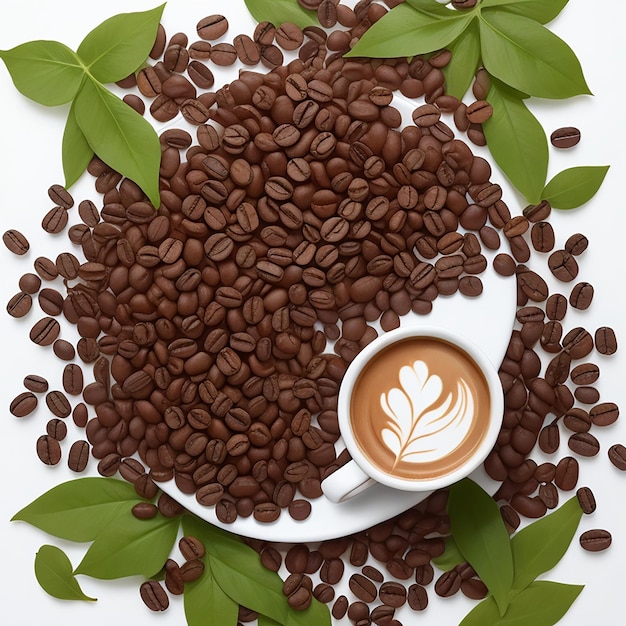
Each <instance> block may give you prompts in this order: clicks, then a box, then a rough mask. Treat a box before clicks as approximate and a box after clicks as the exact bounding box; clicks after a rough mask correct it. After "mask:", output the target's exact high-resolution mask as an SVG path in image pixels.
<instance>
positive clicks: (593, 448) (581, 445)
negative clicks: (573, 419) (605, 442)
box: [567, 432, 600, 457]
mask: <svg viewBox="0 0 626 626" xmlns="http://www.w3.org/2000/svg"><path fill="white" fill-rule="evenodd" d="M567 445H568V447H569V449H570V450H572V452H575V453H576V454H579V455H580V456H586V457H591V456H595V455H596V454H598V452H599V451H600V442H599V441H598V440H597V439H596V438H595V437H594V436H593V435H592V434H591V433H588V432H582V433H574V434H573V435H572V436H571V437H570V438H569V439H568V441H567Z"/></svg>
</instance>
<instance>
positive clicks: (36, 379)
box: [23, 374, 48, 393]
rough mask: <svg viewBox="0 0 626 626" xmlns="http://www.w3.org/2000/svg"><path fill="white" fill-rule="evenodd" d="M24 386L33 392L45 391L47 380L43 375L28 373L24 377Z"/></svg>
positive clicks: (46, 389)
mask: <svg viewBox="0 0 626 626" xmlns="http://www.w3.org/2000/svg"><path fill="white" fill-rule="evenodd" d="M23 382H24V387H26V389H28V390H29V391H32V392H34V393H45V392H46V391H48V381H47V380H46V379H45V378H44V377H43V376H38V375H37V374H28V375H27V376H25V377H24V381H23Z"/></svg>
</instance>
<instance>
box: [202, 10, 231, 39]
mask: <svg viewBox="0 0 626 626" xmlns="http://www.w3.org/2000/svg"><path fill="white" fill-rule="evenodd" d="M227 30H228V20H227V19H226V18H225V17H224V16H223V15H209V16H207V17H205V18H203V19H201V20H200V21H199V22H198V24H197V25H196V31H197V33H198V36H199V37H200V38H201V39H206V40H209V41H211V40H214V39H219V38H220V37H221V36H222V35H224V34H225V33H226V31H227Z"/></svg>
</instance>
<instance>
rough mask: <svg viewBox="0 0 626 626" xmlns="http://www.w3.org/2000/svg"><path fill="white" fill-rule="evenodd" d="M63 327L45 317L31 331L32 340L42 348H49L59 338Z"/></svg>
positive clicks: (50, 318)
mask: <svg viewBox="0 0 626 626" xmlns="http://www.w3.org/2000/svg"><path fill="white" fill-rule="evenodd" d="M60 330H61V326H60V325H59V322H57V320H55V319H53V318H52V317H44V318H42V319H40V320H39V321H38V322H36V323H35V324H34V325H33V327H32V328H31V330H30V339H31V341H32V342H33V343H36V344H38V345H40V346H49V345H51V344H53V343H54V341H55V340H56V339H57V337H58V336H59V332H60Z"/></svg>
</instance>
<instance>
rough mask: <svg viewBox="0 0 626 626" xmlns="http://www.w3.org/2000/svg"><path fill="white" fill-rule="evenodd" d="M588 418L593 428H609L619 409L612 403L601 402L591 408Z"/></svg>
mask: <svg viewBox="0 0 626 626" xmlns="http://www.w3.org/2000/svg"><path fill="white" fill-rule="evenodd" d="M589 417H590V418H591V421H592V422H593V424H594V425H595V426H610V425H611V424H614V423H615V422H616V421H617V418H618V417H619V407H618V406H617V404H615V403H614V402H602V403H601V404H597V405H596V406H594V407H592V409H591V410H590V411H589Z"/></svg>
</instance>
